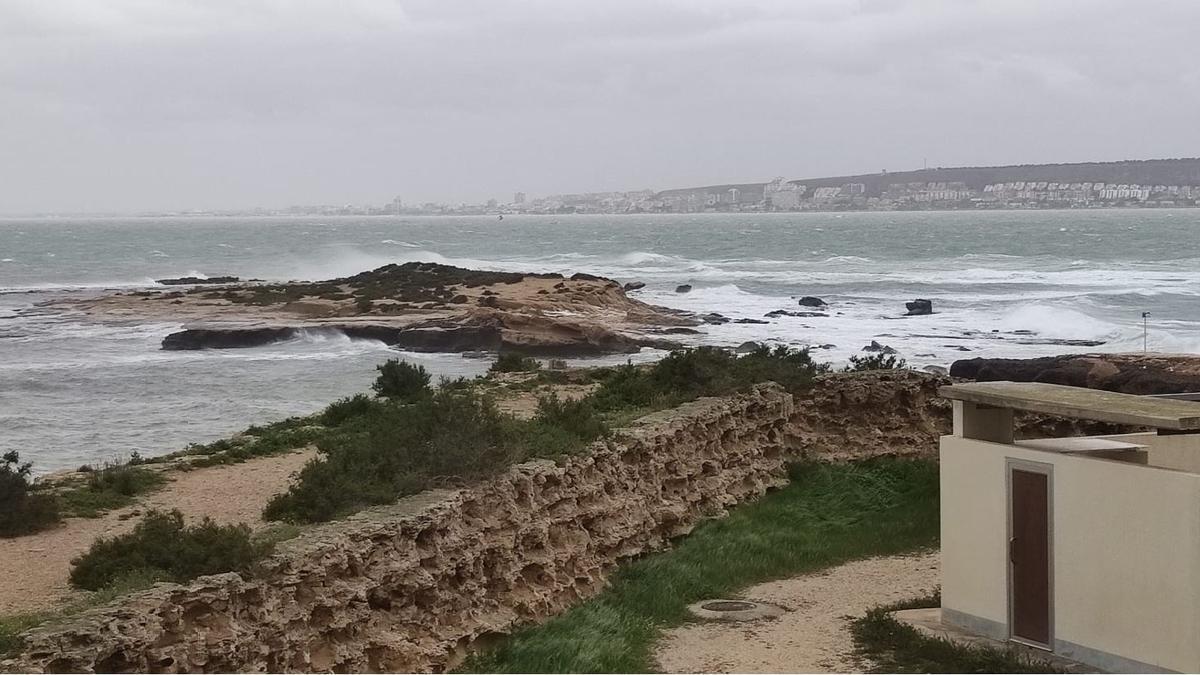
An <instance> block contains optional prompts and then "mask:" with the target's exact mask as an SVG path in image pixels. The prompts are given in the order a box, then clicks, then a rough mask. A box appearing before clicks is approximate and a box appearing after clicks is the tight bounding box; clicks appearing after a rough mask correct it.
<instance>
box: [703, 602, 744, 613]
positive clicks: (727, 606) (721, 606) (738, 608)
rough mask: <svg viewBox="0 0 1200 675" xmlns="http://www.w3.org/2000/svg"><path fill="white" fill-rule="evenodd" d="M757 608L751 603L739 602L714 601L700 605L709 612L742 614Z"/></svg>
mask: <svg viewBox="0 0 1200 675" xmlns="http://www.w3.org/2000/svg"><path fill="white" fill-rule="evenodd" d="M757 606H758V605H755V604H754V603H753V602H742V601H741V600H716V601H713V602H706V603H704V604H703V605H700V607H702V608H704V609H707V610H708V611H710V612H744V611H746V610H748V609H754V608H755V607H757Z"/></svg>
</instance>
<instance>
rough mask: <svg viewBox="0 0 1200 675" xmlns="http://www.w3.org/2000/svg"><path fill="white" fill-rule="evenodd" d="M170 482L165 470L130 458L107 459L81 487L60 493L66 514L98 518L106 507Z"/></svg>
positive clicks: (122, 502) (109, 509)
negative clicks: (148, 466)
mask: <svg viewBox="0 0 1200 675" xmlns="http://www.w3.org/2000/svg"><path fill="white" fill-rule="evenodd" d="M165 482H166V479H165V478H164V477H163V476H162V474H161V473H159V472H157V471H151V470H150V469H146V468H143V467H141V466H135V465H133V464H129V463H127V462H105V463H104V465H103V466H102V467H100V468H99V469H96V468H93V469H92V470H91V471H89V472H88V474H87V480H86V481H85V482H84V484H83V485H82V486H80V487H76V488H73V489H70V490H66V491H64V492H62V493H61V494H60V495H59V501H60V503H61V504H62V508H63V514H64V515H68V516H76V517H80V518H95V517H96V516H98V515H100V514H101V513H103V512H105V511H111V510H112V509H118V508H121V507H122V506H128V505H129V504H132V503H133V501H134V497H136V496H137V495H140V494H143V493H146V492H150V491H151V490H154V489H156V488H158V487H159V486H161V485H162V484H163V483H165Z"/></svg>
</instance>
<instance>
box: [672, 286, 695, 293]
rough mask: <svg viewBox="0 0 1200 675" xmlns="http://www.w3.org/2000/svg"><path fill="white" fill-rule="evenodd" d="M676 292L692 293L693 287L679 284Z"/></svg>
mask: <svg viewBox="0 0 1200 675" xmlns="http://www.w3.org/2000/svg"><path fill="white" fill-rule="evenodd" d="M675 292H676V293H691V292H692V285H691V284H679V285H678V286H676V287H675Z"/></svg>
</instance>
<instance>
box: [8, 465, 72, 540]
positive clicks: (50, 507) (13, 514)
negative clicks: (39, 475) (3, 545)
mask: <svg viewBox="0 0 1200 675" xmlns="http://www.w3.org/2000/svg"><path fill="white" fill-rule="evenodd" d="M30 473H31V466H30V464H29V463H28V462H25V463H22V462H21V456H20V455H19V454H18V453H17V452H16V451H15V450H14V451H12V452H7V453H5V454H4V455H3V456H2V457H0V537H17V536H20V535H23V534H31V533H33V532H38V531H40V530H44V529H46V528H48V527H50V526H52V525H54V524H55V523H58V522H59V520H60V519H61V518H60V516H59V509H58V502H57V500H55V498H54V496H53V495H50V494H46V493H43V492H40V491H38V490H35V489H34V488H33V485H32V481H31V480H30Z"/></svg>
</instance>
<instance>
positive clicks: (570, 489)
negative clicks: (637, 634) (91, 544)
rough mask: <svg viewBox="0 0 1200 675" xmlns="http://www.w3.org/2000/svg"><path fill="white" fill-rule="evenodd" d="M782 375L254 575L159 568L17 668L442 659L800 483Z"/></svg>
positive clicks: (321, 542) (415, 663) (417, 665)
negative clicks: (789, 443) (145, 584)
mask: <svg viewBox="0 0 1200 675" xmlns="http://www.w3.org/2000/svg"><path fill="white" fill-rule="evenodd" d="M791 417H792V400H791V397H790V396H789V395H788V394H787V393H785V392H784V391H783V390H782V389H780V388H779V387H778V386H776V385H770V384H769V385H761V386H759V387H757V388H755V389H754V390H753V391H752V392H750V393H748V394H745V395H740V396H735V397H730V398H724V399H701V400H699V401H696V402H694V403H689V404H685V405H684V406H681V407H680V408H678V409H675V410H672V411H666V412H663V413H658V414H654V415H651V416H649V417H646V418H643V419H642V420H641V421H640V422H639V423H638V424H637V425H636V426H634V427H632V428H630V429H627V430H623V431H622V432H621V434H620V435H619V436H617V437H615V438H614V439H613V440H612V442H611V443H610V444H608V445H597V446H594V447H593V448H592V450H593V452H592V453H590V454H588V455H585V456H578V457H573V458H570V459H568V460H566V461H564V462H563V463H562V464H561V465H556V464H555V463H553V462H549V461H538V462H530V463H526V464H522V465H520V466H517V467H515V468H513V469H512V470H510V471H508V472H506V473H505V474H503V475H501V476H499V477H497V478H494V479H491V480H488V481H486V482H484V483H482V484H479V485H477V486H474V487H471V488H468V489H463V490H457V491H439V492H431V493H425V494H422V495H418V496H416V497H414V498H410V499H407V500H402V501H401V502H399V503H397V504H395V505H393V506H390V507H386V508H379V509H372V510H370V511H366V512H363V513H360V514H358V515H356V516H353V517H351V518H349V519H347V520H345V521H340V522H337V523H332V524H328V525H326V526H322V527H320V528H317V529H316V530H315V531H312V532H310V533H306V534H305V535H303V536H302V537H300V538H299V539H297V540H293V541H292V542H287V543H285V544H284V545H283V548H282V549H281V550H280V551H279V552H277V553H276V554H275V555H273V556H272V557H270V558H269V559H267V560H266V561H265V562H264V563H262V564H261V565H260V566H259V568H258V569H257V570H256V571H255V572H254V573H253V574H247V575H244V576H242V575H238V574H232V573H230V574H221V575H215V576H210V577H203V578H201V579H198V580H196V581H195V582H193V583H190V584H187V585H175V584H160V585H158V586H156V587H154V588H152V589H150V590H148V591H144V592H141V593H138V594H136V595H134V596H131V597H130V598H128V599H127V600H125V601H123V602H121V603H120V604H117V605H112V606H108V607H105V608H101V609H97V610H93V611H90V612H88V613H85V614H83V615H80V616H78V617H75V618H73V619H71V620H69V621H68V622H66V623H61V624H58V625H51V626H46V627H42V628H38V629H34V630H33V631H30V632H29V633H27V634H26V646H25V649H24V651H23V652H22V654H21V655H20V656H19V657H18V658H17V659H14V660H11V661H6V662H2V663H0V670H36V671H51V672H63V671H82V672H99V671H104V672H132V671H139V672H221V671H234V672H239V671H268V672H281V671H282V672H288V671H293V672H294V671H303V672H325V671H337V672H346V671H374V672H380V671H390V672H397V671H398V672H408V671H417V672H423V671H441V670H444V669H446V668H447V667H449V666H452V665H453V664H454V663H455V662H456V660H457V659H458V658H459V656H460V655H461V654H462V651H463V650H464V648H465V647H466V646H467V645H469V644H471V643H472V642H473V641H475V640H476V639H478V638H480V637H483V636H488V635H494V634H496V633H503V632H506V631H508V630H510V629H511V628H512V627H513V626H515V625H517V624H521V623H526V622H531V621H537V620H540V619H545V618H547V617H549V616H552V615H554V614H557V613H559V612H561V611H563V610H565V609H566V608H568V607H570V606H571V605H573V604H575V603H577V602H579V601H580V600H582V599H584V598H587V597H589V596H591V595H594V594H595V593H596V592H598V591H599V590H600V589H601V588H603V586H604V584H605V579H606V577H607V575H608V574H609V572H611V571H612V570H613V568H614V567H615V566H616V565H617V564H618V562H620V561H621V560H623V559H626V558H629V557H631V556H636V555H639V554H641V553H644V552H647V551H652V550H655V549H659V548H662V547H664V546H666V545H667V544H668V543H669V542H670V541H671V540H672V539H673V538H675V537H678V536H681V535H683V534H686V533H688V532H689V531H691V529H692V528H693V527H695V526H696V524H697V523H699V522H701V521H703V520H705V519H708V518H714V517H718V516H721V515H723V514H724V513H725V511H726V509H728V508H729V507H730V506H733V505H734V504H737V503H739V502H742V501H746V500H750V499H754V498H756V497H758V496H759V495H761V494H763V493H764V492H765V491H766V490H767V489H768V488H771V487H773V486H778V485H782V484H783V483H784V482H786V477H785V476H786V471H785V458H784V453H783V427H784V425H785V423H786V422H787V420H788V419H789V418H791Z"/></svg>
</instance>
